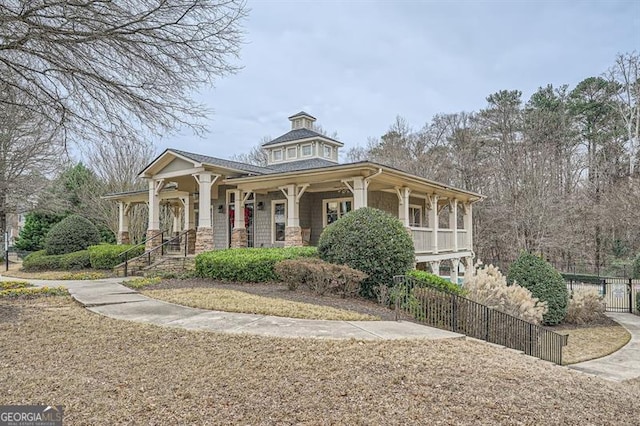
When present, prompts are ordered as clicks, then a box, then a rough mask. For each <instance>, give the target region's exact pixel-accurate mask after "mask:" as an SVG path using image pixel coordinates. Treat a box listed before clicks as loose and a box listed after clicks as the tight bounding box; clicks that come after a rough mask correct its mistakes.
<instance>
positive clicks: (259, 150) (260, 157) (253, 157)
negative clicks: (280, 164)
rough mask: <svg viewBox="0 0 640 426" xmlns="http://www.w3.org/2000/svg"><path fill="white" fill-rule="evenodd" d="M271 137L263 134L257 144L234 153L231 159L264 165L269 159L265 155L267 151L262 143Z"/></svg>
mask: <svg viewBox="0 0 640 426" xmlns="http://www.w3.org/2000/svg"><path fill="white" fill-rule="evenodd" d="M270 140H271V137H269V136H264V137H263V138H262V140H260V143H258V145H255V146H254V147H252V148H251V149H250V150H249V152H247V153H244V154H234V155H232V156H231V159H232V160H234V161H239V162H241V163H246V164H253V165H255V166H266V165H267V163H268V161H269V159H268V156H267V151H265V149H264V148H263V147H262V145H263V144H265V143H267V142H269V141H270Z"/></svg>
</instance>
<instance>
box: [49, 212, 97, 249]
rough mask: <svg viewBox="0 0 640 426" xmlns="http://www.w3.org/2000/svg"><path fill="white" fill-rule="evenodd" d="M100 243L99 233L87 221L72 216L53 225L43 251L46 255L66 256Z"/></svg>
mask: <svg viewBox="0 0 640 426" xmlns="http://www.w3.org/2000/svg"><path fill="white" fill-rule="evenodd" d="M99 242H100V232H98V229H97V228H96V226H95V225H94V224H93V223H91V221H90V220H89V219H86V218H84V217H82V216H78V215H72V216H68V217H66V218H64V219H63V220H62V221H60V222H59V223H57V224H56V225H54V226H53V227H52V228H51V229H50V230H49V233H48V234H47V238H46V239H45V242H44V249H45V250H46V251H47V254H50V255H52V254H53V255H55V254H67V253H73V252H75V251H80V250H85V249H86V248H87V247H89V246H92V245H95V244H98V243H99Z"/></svg>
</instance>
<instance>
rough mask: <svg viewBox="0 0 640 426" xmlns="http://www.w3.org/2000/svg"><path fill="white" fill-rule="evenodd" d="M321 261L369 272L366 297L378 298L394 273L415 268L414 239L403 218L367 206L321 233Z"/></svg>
mask: <svg viewBox="0 0 640 426" xmlns="http://www.w3.org/2000/svg"><path fill="white" fill-rule="evenodd" d="M318 254H319V256H320V258H321V259H322V260H325V261H327V262H331V263H335V264H338V265H347V266H350V267H352V268H354V269H357V270H359V271H362V272H364V273H365V274H367V275H368V278H366V279H365V280H364V281H363V282H362V285H361V294H362V296H364V297H368V298H375V297H376V296H377V294H378V292H379V288H380V286H392V285H393V276H394V275H401V274H405V273H406V272H407V271H409V270H410V269H412V268H413V263H414V260H415V257H414V248H413V240H412V239H411V236H410V235H409V233H408V232H407V230H406V229H405V227H404V225H403V224H402V222H400V220H398V219H397V218H395V217H393V216H392V215H390V214H389V213H386V212H383V211H382V210H378V209H374V208H371V207H365V208H361V209H358V210H354V211H352V212H349V213H347V214H346V215H344V216H343V217H342V218H341V219H339V220H337V221H336V222H335V223H332V224H331V225H329V226H327V227H326V228H325V229H324V231H323V232H322V234H321V235H320V241H319V242H318Z"/></svg>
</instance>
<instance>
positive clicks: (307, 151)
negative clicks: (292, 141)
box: [300, 144, 313, 157]
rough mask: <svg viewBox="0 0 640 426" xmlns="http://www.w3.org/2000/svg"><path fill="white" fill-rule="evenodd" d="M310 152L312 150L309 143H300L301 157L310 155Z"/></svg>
mask: <svg viewBox="0 0 640 426" xmlns="http://www.w3.org/2000/svg"><path fill="white" fill-rule="evenodd" d="M312 152H313V151H312V149H311V144H307V145H302V146H301V147H300V153H301V154H302V156H303V157H311V154H312Z"/></svg>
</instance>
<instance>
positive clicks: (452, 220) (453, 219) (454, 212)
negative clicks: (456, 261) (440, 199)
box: [449, 198, 458, 251]
mask: <svg viewBox="0 0 640 426" xmlns="http://www.w3.org/2000/svg"><path fill="white" fill-rule="evenodd" d="M449 228H451V229H452V230H453V232H452V233H451V234H452V236H453V251H458V200H456V199H455V198H454V199H453V200H451V201H450V202H449Z"/></svg>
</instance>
